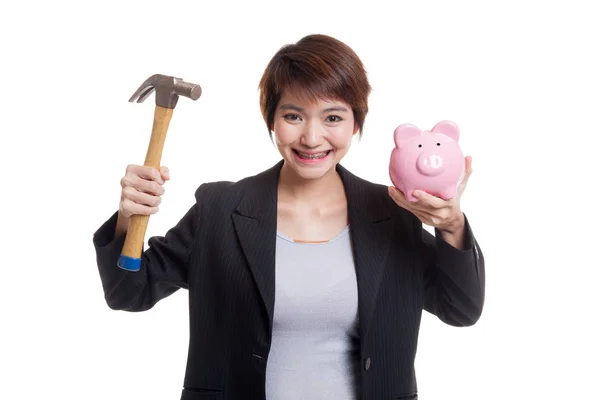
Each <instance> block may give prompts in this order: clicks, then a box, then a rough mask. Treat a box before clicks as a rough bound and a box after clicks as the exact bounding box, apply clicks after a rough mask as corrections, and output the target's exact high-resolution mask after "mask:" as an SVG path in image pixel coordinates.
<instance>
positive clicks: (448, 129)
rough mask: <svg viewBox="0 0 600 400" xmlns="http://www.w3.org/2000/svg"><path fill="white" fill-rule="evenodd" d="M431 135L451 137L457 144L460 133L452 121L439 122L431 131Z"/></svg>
mask: <svg viewBox="0 0 600 400" xmlns="http://www.w3.org/2000/svg"><path fill="white" fill-rule="evenodd" d="M431 133H443V134H444V135H446V136H448V137H451V138H452V139H454V141H455V142H458V138H459V137H460V131H459V130H458V126H457V125H456V124H455V123H454V122H452V121H440V122H438V123H437V124H435V126H434V127H433V129H432V130H431Z"/></svg>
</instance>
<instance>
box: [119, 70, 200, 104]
mask: <svg viewBox="0 0 600 400" xmlns="http://www.w3.org/2000/svg"><path fill="white" fill-rule="evenodd" d="M155 90H156V105H157V106H161V107H164V108H175V106H176V105H177V99H178V98H179V96H185V97H189V98H190V99H192V100H198V99H199V98H200V95H201V94H202V88H200V86H199V85H196V84H193V83H188V82H185V81H184V80H183V79H181V78H175V77H173V76H167V75H160V74H156V75H152V76H151V77H150V78H148V79H146V81H145V82H144V83H142V85H141V86H140V87H139V88H138V90H136V91H135V93H134V94H133V96H131V98H130V99H129V101H135V99H137V102H138V103H142V102H143V101H144V100H146V99H147V98H148V96H150V95H151V94H152V92H153V91H155Z"/></svg>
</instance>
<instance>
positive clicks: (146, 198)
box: [123, 186, 162, 207]
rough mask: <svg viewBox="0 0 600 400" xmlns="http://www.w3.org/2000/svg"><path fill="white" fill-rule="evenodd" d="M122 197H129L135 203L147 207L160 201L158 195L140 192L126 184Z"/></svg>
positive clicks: (153, 205) (156, 204)
mask: <svg viewBox="0 0 600 400" xmlns="http://www.w3.org/2000/svg"><path fill="white" fill-rule="evenodd" d="M123 198H126V199H129V200H131V201H133V202H135V203H137V204H141V205H146V206H149V207H156V206H158V205H159V204H160V203H161V202H162V199H161V198H160V196H155V195H152V194H148V193H144V192H140V191H138V190H136V189H135V188H133V187H131V186H128V187H126V188H124V189H123Z"/></svg>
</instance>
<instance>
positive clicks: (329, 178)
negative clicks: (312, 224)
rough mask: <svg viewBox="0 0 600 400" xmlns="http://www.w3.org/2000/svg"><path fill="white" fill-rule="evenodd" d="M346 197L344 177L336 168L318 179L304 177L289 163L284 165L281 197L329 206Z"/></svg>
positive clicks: (286, 199)
mask: <svg viewBox="0 0 600 400" xmlns="http://www.w3.org/2000/svg"><path fill="white" fill-rule="evenodd" d="M340 197H345V193H344V185H343V183H342V179H341V178H340V176H339V174H338V173H337V171H336V170H335V169H332V170H330V171H329V172H327V173H326V174H325V175H324V176H322V177H321V178H318V179H303V178H301V177H299V176H298V174H296V172H295V171H294V170H293V169H292V168H290V167H289V166H287V165H285V164H284V165H283V167H282V168H281V173H280V176H279V199H280V201H284V202H286V203H295V204H296V205H310V206H312V207H317V208H318V207H321V206H324V207H327V206H328V205H330V204H331V202H332V201H333V202H335V201H337V200H339V199H340Z"/></svg>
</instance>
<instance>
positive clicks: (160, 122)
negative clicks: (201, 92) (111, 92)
mask: <svg viewBox="0 0 600 400" xmlns="http://www.w3.org/2000/svg"><path fill="white" fill-rule="evenodd" d="M172 115H173V108H165V107H161V106H156V108H155V109H154V123H153V125H152V136H151V137H150V144H149V145H148V152H147V153H146V160H145V161H144V165H145V166H149V167H153V168H155V169H156V170H158V171H159V172H160V159H161V157H162V152H163V147H164V144H165V139H166V137H167V130H168V129H169V123H170V122H171V116H172ZM149 219H150V216H149V215H139V214H138V215H132V216H131V218H130V219H129V226H128V228H127V234H126V236H125V243H124V244H123V249H122V250H121V256H120V257H119V261H118V262H117V265H118V266H119V267H120V268H123V269H125V270H128V271H139V269H140V265H141V261H142V260H141V257H142V250H143V247H144V239H145V236H146V229H147V227H148V220H149Z"/></svg>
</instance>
